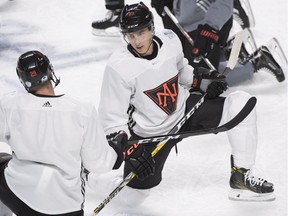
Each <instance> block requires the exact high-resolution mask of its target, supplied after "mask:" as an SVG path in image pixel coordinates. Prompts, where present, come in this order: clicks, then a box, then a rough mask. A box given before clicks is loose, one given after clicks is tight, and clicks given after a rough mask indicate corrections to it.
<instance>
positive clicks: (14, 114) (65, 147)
mask: <svg viewBox="0 0 288 216" xmlns="http://www.w3.org/2000/svg"><path fill="white" fill-rule="evenodd" d="M16 70H17V75H18V77H19V79H20V81H21V83H22V84H23V85H24V87H25V88H26V90H27V91H28V93H20V92H13V93H10V94H6V95H4V96H3V97H2V98H1V100H0V141H1V142H6V143H8V144H9V145H10V146H11V149H12V156H11V155H9V154H6V153H0V215H3V214H4V215H5V216H8V215H12V212H9V213H8V212H7V208H6V207H5V206H3V205H2V203H4V204H5V205H6V206H7V207H8V208H9V209H11V210H12V211H13V213H14V214H16V215H17V216H48V215H58V216H62V215H63V216H64V215H65V216H83V215H84V213H83V202H84V195H85V189H84V186H85V184H84V175H83V170H84V168H85V169H87V170H89V171H91V172H96V173H97V174H99V173H103V172H108V171H110V170H111V169H112V168H118V167H119V166H120V165H121V162H122V160H123V157H122V154H119V152H122V151H123V149H122V145H121V142H122V140H121V139H117V140H109V144H110V145H112V146H113V148H114V149H115V150H116V153H117V152H118V153H117V154H116V153H115V151H114V150H113V149H112V148H111V147H110V146H109V145H108V143H107V140H106V138H105V136H104V131H103V129H102V127H101V125H100V121H99V120H98V117H97V113H96V109H95V107H94V106H93V105H91V104H87V103H83V102H79V101H77V100H75V99H73V98H70V97H69V96H66V95H55V93H54V88H53V85H52V82H51V81H54V82H55V85H57V84H58V83H59V79H57V78H56V76H55V75H54V71H53V68H52V65H51V64H50V61H49V59H48V58H47V57H46V56H45V55H43V54H42V53H40V52H38V51H29V52H26V53H24V54H23V55H21V56H20V58H19V60H18V64H17V68H16ZM116 138H117V137H116ZM114 141H115V142H116V143H117V146H118V147H119V149H116V148H115V144H113V142H114ZM123 141H124V140H123ZM117 155H119V156H120V157H117ZM11 158H12V159H11ZM116 159H117V160H116ZM115 161H116V162H115ZM140 165H141V164H140ZM1 201H2V203H1ZM6 212H7V213H6ZM5 213H6V214H5Z"/></svg>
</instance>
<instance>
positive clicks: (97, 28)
mask: <svg viewBox="0 0 288 216" xmlns="http://www.w3.org/2000/svg"><path fill="white" fill-rule="evenodd" d="M120 14H121V9H116V10H108V11H107V13H106V16H105V18H104V19H103V20H99V21H95V22H93V23H92V33H93V34H94V35H96V36H110V37H119V36H120V33H119V27H118V25H119V20H120Z"/></svg>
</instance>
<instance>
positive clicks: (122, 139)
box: [106, 130, 128, 169]
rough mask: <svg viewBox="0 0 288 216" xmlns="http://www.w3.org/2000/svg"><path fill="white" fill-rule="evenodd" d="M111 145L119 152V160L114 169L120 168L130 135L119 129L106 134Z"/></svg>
mask: <svg viewBox="0 0 288 216" xmlns="http://www.w3.org/2000/svg"><path fill="white" fill-rule="evenodd" d="M106 138H107V140H108V143H109V145H110V146H111V147H112V148H113V149H114V150H115V152H116V153H117V156H118V157H117V160H116V162H115V164H114V167H113V169H118V168H119V167H120V166H121V164H122V162H123V159H124V153H123V152H124V149H125V147H126V146H127V145H128V136H127V134H126V132H125V131H122V130H121V131H119V132H115V133H111V134H109V135H107V136H106Z"/></svg>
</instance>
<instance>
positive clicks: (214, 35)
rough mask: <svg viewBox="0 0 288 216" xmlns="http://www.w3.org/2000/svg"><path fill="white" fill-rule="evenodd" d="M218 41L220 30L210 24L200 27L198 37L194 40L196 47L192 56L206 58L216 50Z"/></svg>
mask: <svg viewBox="0 0 288 216" xmlns="http://www.w3.org/2000/svg"><path fill="white" fill-rule="evenodd" d="M218 40H219V36H218V30H216V29H214V28H212V27H211V26H210V25H208V24H205V25H199V26H198V29H197V36H196V38H195V40H194V47H193V48H192V55H193V56H194V57H195V58H197V57H199V56H200V55H202V56H204V57H206V56H207V55H208V54H209V53H210V52H211V51H212V50H213V49H214V45H215V43H217V42H218Z"/></svg>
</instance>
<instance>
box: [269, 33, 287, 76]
mask: <svg viewBox="0 0 288 216" xmlns="http://www.w3.org/2000/svg"><path fill="white" fill-rule="evenodd" d="M267 48H268V49H269V51H270V53H271V54H272V55H273V57H274V58H275V60H276V61H277V62H278V64H279V65H280V66H281V68H282V70H283V71H284V74H285V75H286V74H287V71H288V60H287V57H286V55H285V53H284V51H283V49H282V46H281V45H280V43H279V41H278V40H277V38H275V37H274V38H272V39H271V40H270V41H269V42H268V44H267Z"/></svg>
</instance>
